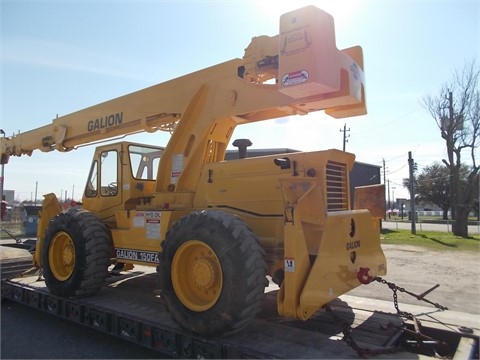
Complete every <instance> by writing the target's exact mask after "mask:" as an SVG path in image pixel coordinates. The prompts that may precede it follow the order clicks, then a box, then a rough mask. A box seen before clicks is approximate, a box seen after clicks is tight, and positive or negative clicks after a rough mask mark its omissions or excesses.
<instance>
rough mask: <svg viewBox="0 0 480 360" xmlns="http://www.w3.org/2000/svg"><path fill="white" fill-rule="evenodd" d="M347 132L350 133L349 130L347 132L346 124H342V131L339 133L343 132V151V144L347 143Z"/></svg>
mask: <svg viewBox="0 0 480 360" xmlns="http://www.w3.org/2000/svg"><path fill="white" fill-rule="evenodd" d="M347 131H350V128H348V130H347V124H344V125H343V130H342V129H340V132H343V151H345V144H346V143H347V142H348V140H347V138H349V137H350V135H348V136H347Z"/></svg>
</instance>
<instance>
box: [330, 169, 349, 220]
mask: <svg viewBox="0 0 480 360" xmlns="http://www.w3.org/2000/svg"><path fill="white" fill-rule="evenodd" d="M326 175H327V209H328V211H342V210H348V198H347V196H348V191H347V169H346V166H345V164H342V163H339V162H335V161H328V162H327V167H326Z"/></svg>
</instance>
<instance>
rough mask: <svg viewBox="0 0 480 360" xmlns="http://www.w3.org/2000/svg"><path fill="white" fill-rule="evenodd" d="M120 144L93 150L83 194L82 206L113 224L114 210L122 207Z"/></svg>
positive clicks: (121, 153) (121, 154)
mask: <svg viewBox="0 0 480 360" xmlns="http://www.w3.org/2000/svg"><path fill="white" fill-rule="evenodd" d="M122 157H123V152H122V144H121V143H118V144H111V145H108V146H102V147H98V148H97V149H96V150H95V155H94V157H93V161H92V165H91V167H90V172H89V175H88V179H87V184H86V186H85V192H84V195H83V207H84V208H85V209H87V210H89V211H92V212H93V213H95V214H96V215H97V216H98V217H99V218H100V219H101V220H102V221H103V222H105V223H107V224H109V223H111V225H112V226H114V221H115V217H114V212H115V211H117V210H121V209H122V204H123V193H122V187H121V186H120V184H122V183H123V174H122V171H121V169H122Z"/></svg>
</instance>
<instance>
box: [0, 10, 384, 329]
mask: <svg viewBox="0 0 480 360" xmlns="http://www.w3.org/2000/svg"><path fill="white" fill-rule="evenodd" d="M319 110H324V111H325V113H326V114H328V115H330V116H332V117H335V118H344V117H350V116H357V115H363V114H366V107H365V81H364V72H363V54H362V49H361V48H360V47H358V46H356V47H352V48H348V49H344V50H338V49H337V47H336V44H335V29H334V20H333V18H332V17H331V16H330V15H329V14H327V13H325V12H324V11H322V10H320V9H318V8H316V7H313V6H309V7H305V8H301V9H298V10H295V11H292V12H289V13H286V14H284V15H282V16H281V18H280V27H279V34H278V35H277V36H273V37H268V36H259V37H254V38H253V39H252V40H251V43H250V44H249V45H248V47H247V48H246V49H245V54H244V57H243V58H242V59H233V60H230V61H227V62H224V63H221V64H218V65H215V66H212V67H210V68H206V69H203V70H200V71H197V72H194V73H191V74H188V75H185V76H182V77H179V78H176V79H173V80H170V81H167V82H164V83H160V84H158V85H154V86H152V87H149V88H146V89H143V90H140V91H137V92H134V93H131V94H128V95H125V96H122V97H119V98H116V99H113V100H110V101H106V102H104V103H101V104H98V105H94V106H92V107H89V108H86V109H83V110H80V111H77V112H74V113H72V114H69V115H65V116H61V117H57V118H56V119H54V120H53V121H52V122H51V123H50V124H48V125H45V126H43V127H40V128H38V129H33V130H30V131H26V132H23V133H19V134H16V135H14V136H11V137H6V138H4V139H3V138H2V139H0V141H1V142H0V144H1V147H0V149H1V160H2V163H3V164H5V163H7V162H8V160H9V157H11V156H21V155H31V154H32V152H33V151H34V150H41V151H46V152H48V151H54V150H58V151H62V152H68V151H70V150H72V149H75V147H76V146H78V145H83V144H89V143H92V142H96V141H100V140H106V139H110V138H112V137H115V136H119V135H122V136H123V135H128V134H134V133H138V132H143V131H146V132H154V131H159V130H162V131H169V132H171V137H170V139H169V141H168V144H166V146H165V147H159V146H148V145H143V144H137V143H131V142H119V143H114V144H107V145H103V146H99V147H97V148H96V150H95V154H94V157H93V161H92V165H91V168H90V170H89V173H88V176H87V182H86V186H85V190H84V195H83V201H82V208H81V209H76V208H72V209H69V210H67V211H62V209H61V207H60V205H59V202H58V200H57V199H56V197H55V195H53V194H47V195H45V199H44V202H43V209H42V212H41V214H40V218H39V223H38V240H37V248H36V252H35V254H34V264H35V265H36V266H38V267H39V268H41V269H42V273H43V276H44V278H45V282H46V284H47V286H48V288H49V290H50V291H51V292H52V293H54V294H56V295H60V296H65V297H72V296H88V295H92V294H95V293H96V292H98V291H99V289H100V288H101V286H102V285H103V283H104V280H105V278H106V277H107V276H108V267H109V266H110V265H111V264H113V263H122V264H139V265H149V266H156V267H157V271H158V278H159V285H160V288H161V297H162V299H163V300H164V301H165V303H166V306H167V308H168V310H169V311H170V313H171V315H172V316H173V318H174V319H175V321H176V322H177V323H178V324H179V325H181V326H182V327H184V328H186V329H188V330H190V331H192V332H195V333H198V334H202V335H217V334H223V333H228V332H233V331H236V330H239V329H241V328H243V327H244V326H245V325H246V324H247V323H248V321H249V320H250V319H252V318H253V317H254V316H255V315H256V314H257V313H258V311H259V309H260V302H261V299H262V296H263V293H264V289H265V286H266V285H267V284H268V282H267V276H269V277H271V279H272V281H274V282H275V283H277V284H278V286H279V287H280V289H279V292H278V299H277V308H278V312H279V314H281V315H284V316H288V317H293V318H298V319H302V320H306V319H308V318H309V317H311V316H312V314H314V313H315V312H316V311H317V310H318V309H319V308H321V307H322V306H323V305H325V304H327V303H328V302H330V301H331V300H333V299H335V298H337V297H338V296H339V295H341V294H344V293H345V292H348V291H349V290H351V289H353V288H355V287H357V286H359V285H360V284H361V283H362V282H368V280H369V279H370V278H371V277H373V276H377V275H383V274H385V273H386V260H385V256H384V254H383V252H382V250H381V247H380V236H379V218H380V217H382V216H383V210H382V209H381V208H382V207H383V206H384V197H383V194H384V191H383V189H382V188H381V187H368V188H364V189H361V192H360V193H358V194H356V195H355V197H356V204H355V209H352V208H353V204H351V203H350V189H349V171H350V169H351V168H352V166H353V162H354V159H355V156H354V155H353V154H350V153H346V152H343V151H340V150H336V149H330V150H323V151H314V152H297V153H288V154H283V155H272V156H262V157H257V158H247V159H239V160H230V161H225V160H224V156H225V152H226V149H227V146H228V144H229V142H230V140H231V138H232V135H233V134H234V130H235V128H236V127H237V125H243V124H248V123H252V122H256V121H262V120H267V119H273V118H279V117H285V116H290V115H306V114H308V113H311V112H314V111H319ZM32 161H33V160H32ZM13 166H14V165H13ZM357 200H358V201H357Z"/></svg>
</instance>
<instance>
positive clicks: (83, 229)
mask: <svg viewBox="0 0 480 360" xmlns="http://www.w3.org/2000/svg"><path fill="white" fill-rule="evenodd" d="M41 251H42V254H41V256H42V270H43V276H44V278H45V283H46V284H47V287H48V289H49V290H50V291H51V292H52V293H53V294H55V295H59V296H62V297H84V296H89V295H93V294H95V293H97V292H98V291H99V290H100V288H101V287H102V285H103V284H104V282H105V279H106V278H107V276H108V266H109V265H110V258H111V256H112V241H111V237H110V232H109V230H108V228H107V227H106V226H105V225H104V224H103V223H102V222H101V221H100V220H99V219H98V218H97V217H96V216H95V215H93V214H92V213H91V212H89V211H87V210H83V209H69V210H68V211H66V212H63V213H60V214H58V215H57V216H56V217H55V218H53V220H52V221H51V222H50V224H49V226H48V229H47V231H46V234H45V241H44V243H43V246H42V249H41Z"/></svg>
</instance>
